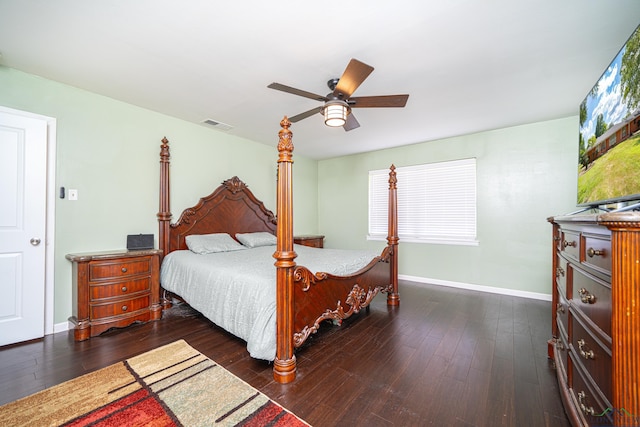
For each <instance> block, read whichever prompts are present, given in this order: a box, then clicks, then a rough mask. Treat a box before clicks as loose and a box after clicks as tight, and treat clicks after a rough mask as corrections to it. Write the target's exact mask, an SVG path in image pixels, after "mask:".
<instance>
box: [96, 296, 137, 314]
mask: <svg viewBox="0 0 640 427" xmlns="http://www.w3.org/2000/svg"><path fill="white" fill-rule="evenodd" d="M147 308H149V295H144V296H142V297H139V298H133V299H125V300H120V301H117V302H112V303H106V304H93V305H91V320H95V319H102V318H105V317H113V316H120V315H123V314H127V313H133V312H134V311H136V310H141V309H147Z"/></svg>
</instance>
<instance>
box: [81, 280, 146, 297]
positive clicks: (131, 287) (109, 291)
mask: <svg viewBox="0 0 640 427" xmlns="http://www.w3.org/2000/svg"><path fill="white" fill-rule="evenodd" d="M149 289H151V278H150V277H141V278H139V279H134V280H128V281H123V282H118V283H112V284H105V285H91V286H90V295H89V298H90V301H91V302H94V301H97V300H102V299H106V298H119V297H123V296H126V295H132V294H135V293H137V292H143V291H148V290H149Z"/></svg>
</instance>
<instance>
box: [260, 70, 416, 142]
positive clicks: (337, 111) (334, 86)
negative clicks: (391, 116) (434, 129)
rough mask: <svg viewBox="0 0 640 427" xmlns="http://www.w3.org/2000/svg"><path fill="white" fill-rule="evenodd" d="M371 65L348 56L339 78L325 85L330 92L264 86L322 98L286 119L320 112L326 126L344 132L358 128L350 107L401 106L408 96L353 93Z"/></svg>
mask: <svg viewBox="0 0 640 427" xmlns="http://www.w3.org/2000/svg"><path fill="white" fill-rule="evenodd" d="M372 71H373V67H372V66H370V65H367V64H365V63H363V62H360V61H358V60H357V59H351V61H349V64H348V65H347V68H346V69H345V70H344V72H343V73H342V76H341V77H340V78H339V79H331V80H329V81H328V82H327V86H329V89H331V92H330V93H329V94H327V96H322V95H316V94H315V93H311V92H307V91H304V90H300V89H296V88H293V87H290V86H286V85H283V84H280V83H271V84H270V85H269V86H267V87H268V88H271V89H276V90H281V91H283V92H287V93H291V94H294V95H298V96H303V97H305V98H310V99H314V100H316V101H324V105H322V106H319V107H316V108H313V109H311V110H309V111H305V112H304V113H300V114H298V115H295V116H293V117H289V121H291V122H293V123H295V122H298V121H300V120H302V119H306V118H307V117H310V116H313V115H314V114H317V113H323V114H324V122H325V124H326V125H328V126H336V127H337V126H342V127H343V128H344V130H345V131H350V130H352V129H356V128H358V127H360V123H358V121H357V120H356V118H355V117H354V115H353V113H352V112H351V109H352V108H379V107H404V106H405V105H406V104H407V99H409V95H382V96H356V97H352V96H351V95H353V92H355V91H356V89H357V88H358V86H360V85H361V84H362V82H363V81H364V80H365V79H366V78H367V77H368V76H369V74H371V72H372Z"/></svg>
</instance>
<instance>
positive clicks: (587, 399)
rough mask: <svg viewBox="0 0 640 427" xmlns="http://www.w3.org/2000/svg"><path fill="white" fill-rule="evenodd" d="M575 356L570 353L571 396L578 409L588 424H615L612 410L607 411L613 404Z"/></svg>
mask: <svg viewBox="0 0 640 427" xmlns="http://www.w3.org/2000/svg"><path fill="white" fill-rule="evenodd" d="M573 357H574V354H573V353H571V354H570V355H569V363H570V364H571V381H572V385H571V395H572V396H571V397H572V399H573V400H574V404H575V407H576V409H577V410H578V411H579V412H580V415H582V417H583V419H584V421H586V422H587V425H613V420H612V419H611V417H610V414H611V412H610V411H607V409H608V408H611V404H610V403H609V402H608V401H606V400H605V399H603V397H602V396H601V395H600V394H599V393H598V391H597V388H596V387H594V385H593V383H592V382H591V381H590V380H588V379H587V378H588V377H587V376H586V375H585V374H584V372H582V369H581V368H580V365H579V362H578V363H577V362H576V361H575V360H573Z"/></svg>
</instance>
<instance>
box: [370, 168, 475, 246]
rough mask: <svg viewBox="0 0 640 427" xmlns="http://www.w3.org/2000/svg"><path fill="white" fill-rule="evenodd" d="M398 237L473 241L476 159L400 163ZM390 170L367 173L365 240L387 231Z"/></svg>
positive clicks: (421, 239) (462, 242)
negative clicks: (404, 165) (366, 237)
mask: <svg viewBox="0 0 640 427" xmlns="http://www.w3.org/2000/svg"><path fill="white" fill-rule="evenodd" d="M396 174H397V178H398V235H399V237H400V238H401V239H402V240H403V241H417V242H432V243H452V244H477V241H476V159H463V160H454V161H448V162H439V163H429V164H424V165H417V166H408V167H399V168H397V169H396ZM388 197H389V171H388V170H376V171H370V172H369V238H371V239H383V238H386V237H387V230H388V224H387V223H388Z"/></svg>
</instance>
